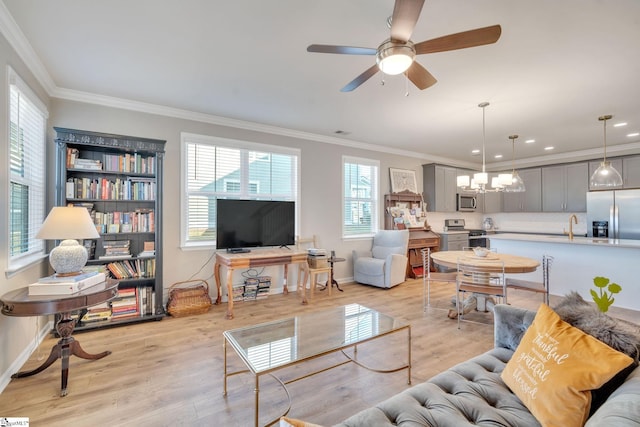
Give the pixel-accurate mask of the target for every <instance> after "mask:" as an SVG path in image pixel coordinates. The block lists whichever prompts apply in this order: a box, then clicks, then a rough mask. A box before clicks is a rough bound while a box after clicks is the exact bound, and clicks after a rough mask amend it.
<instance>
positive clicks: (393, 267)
mask: <svg viewBox="0 0 640 427" xmlns="http://www.w3.org/2000/svg"><path fill="white" fill-rule="evenodd" d="M408 246H409V230H380V231H378V232H377V233H376V235H375V236H374V237H373V246H372V248H371V250H370V251H353V279H354V280H355V281H356V282H358V283H363V284H365V285H373V286H378V287H380V288H391V287H393V286H396V285H399V284H400V283H402V282H404V281H405V278H406V274H407V261H408V259H407V247H408Z"/></svg>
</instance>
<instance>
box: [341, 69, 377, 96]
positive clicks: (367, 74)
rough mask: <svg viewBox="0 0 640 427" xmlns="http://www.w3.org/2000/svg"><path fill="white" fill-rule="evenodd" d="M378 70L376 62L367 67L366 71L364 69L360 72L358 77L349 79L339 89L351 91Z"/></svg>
mask: <svg viewBox="0 0 640 427" xmlns="http://www.w3.org/2000/svg"><path fill="white" fill-rule="evenodd" d="M379 70H380V68H378V64H376V65H374V66H373V67H371V68H369V69H367V71H365V72H364V73H362V74H360V75H359V76H358V77H356V78H355V79H353V80H352V81H350V82H349V83H348V84H347V85H346V86H345V87H343V88H342V89H340V92H351V91H352V90H354V89H355V88H357V87H358V86H360V85H361V84H362V83H364V82H366V81H367V80H369V79H370V78H371V77H373V76H374V75H375V74H376V73H377V72H378V71H379Z"/></svg>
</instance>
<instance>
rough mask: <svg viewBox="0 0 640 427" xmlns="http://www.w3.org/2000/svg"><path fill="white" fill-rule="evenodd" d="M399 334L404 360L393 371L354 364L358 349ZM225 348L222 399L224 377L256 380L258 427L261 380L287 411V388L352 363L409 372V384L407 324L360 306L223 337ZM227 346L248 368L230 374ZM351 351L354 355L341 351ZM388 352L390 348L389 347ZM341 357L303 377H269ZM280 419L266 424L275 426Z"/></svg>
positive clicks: (225, 392) (289, 397)
mask: <svg viewBox="0 0 640 427" xmlns="http://www.w3.org/2000/svg"><path fill="white" fill-rule="evenodd" d="M400 331H406V333H407V360H406V363H405V364H403V365H402V366H399V367H397V368H394V369H373V368H371V367H368V366H365V365H364V364H363V363H361V362H359V361H358V360H357V346H358V345H360V344H363V343H365V342H367V341H372V340H375V339H378V338H382V337H384V336H386V335H389V334H393V333H396V332H400ZM223 337H224V341H223V347H224V391H223V393H224V395H226V394H227V378H228V377H230V376H233V375H238V374H241V373H245V372H249V373H251V374H253V376H254V380H255V402H254V411H255V414H254V420H255V426H256V427H257V426H258V415H259V404H260V377H261V376H262V375H266V374H268V375H271V376H272V377H273V378H274V379H275V380H276V381H277V382H279V383H280V384H281V385H282V387H283V388H284V391H285V393H286V395H287V399H288V401H289V403H288V408H287V409H286V411H285V412H284V413H283V414H282V415H283V416H284V415H286V414H288V413H289V410H290V409H291V395H290V394H289V391H288V390H287V387H286V386H287V384H290V383H292V382H295V381H298V380H301V379H303V378H307V377H309V376H312V375H315V374H318V373H320V372H324V371H327V370H329V369H332V368H335V367H338V366H342V365H344V364H346V363H350V362H353V363H355V364H357V365H358V366H361V367H363V368H366V369H369V370H372V371H375V372H381V373H390V372H397V371H400V370H402V369H406V370H407V384H411V325H409V324H407V323H404V322H402V321H400V320H397V319H394V318H393V317H391V316H387V315H385V314H383V313H380V312H378V311H376V310H372V309H370V308H368V307H365V306H362V305H360V304H349V305H345V306H341V307H335V308H331V309H328V310H323V311H318V312H315V313H308V314H302V315H300V316H295V317H290V318H286V319H281V320H276V321H273V322H267V323H261V324H258V325H253V326H246V327H243V328H238V329H232V330H229V331H225V332H223ZM228 346H231V348H233V350H234V351H235V352H236V354H237V355H238V356H239V357H240V359H241V360H242V361H243V362H244V364H245V365H246V367H247V369H244V370H240V371H234V372H229V371H228V366H227V347H228ZM352 347H353V354H352V355H351V354H348V353H347V352H346V351H345V350H347V349H349V348H352ZM387 348H388V347H387ZM338 351H340V352H342V354H343V355H344V356H345V360H343V361H341V362H338V363H336V364H334V365H331V366H328V367H323V368H322V369H321V370H318V371H315V372H312V373H309V374H306V375H304V376H301V377H298V378H294V379H290V380H287V381H286V382H285V381H282V380H281V379H280V378H278V377H277V376H275V375H274V374H273V372H274V371H277V370H278V369H283V368H286V367H289V366H293V365H296V364H298V363H303V362H306V361H309V360H313V359H316V358H318V357H321V356H325V355H328V354H330V353H334V352H338ZM278 419H279V417H278V418H276V419H274V420H273V421H271V422H270V423H267V425H271V424H274V423H276V422H277V421H278Z"/></svg>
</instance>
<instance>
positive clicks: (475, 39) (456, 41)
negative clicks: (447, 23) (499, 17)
mask: <svg viewBox="0 0 640 427" xmlns="http://www.w3.org/2000/svg"><path fill="white" fill-rule="evenodd" d="M501 33H502V28H501V27H500V25H492V26H490V27H484V28H476V29H475V30H469V31H463V32H461V33H455V34H449V35H448V36H442V37H438V38H435V39H431V40H426V41H423V42H420V43H416V45H415V49H416V54H417V55H422V54H424V53H435V52H446V51H448V50H456V49H464V48H467V47H474V46H482V45H485V44H491V43H495V42H497V41H498V39H499V38H500V34H501Z"/></svg>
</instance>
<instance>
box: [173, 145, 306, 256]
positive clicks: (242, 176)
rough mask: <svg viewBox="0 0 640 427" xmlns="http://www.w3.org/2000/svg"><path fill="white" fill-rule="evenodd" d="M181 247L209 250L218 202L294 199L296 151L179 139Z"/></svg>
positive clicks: (297, 173) (213, 236)
mask: <svg viewBox="0 0 640 427" xmlns="http://www.w3.org/2000/svg"><path fill="white" fill-rule="evenodd" d="M182 156H183V157H182V158H183V161H182V166H183V194H182V211H183V214H182V224H183V225H182V246H213V245H214V244H215V238H216V236H215V230H216V200H217V199H218V198H232V199H251V200H286V201H294V202H296V201H297V199H298V187H299V183H298V180H299V178H298V176H299V171H298V167H299V166H298V165H299V157H300V154H299V150H294V149H289V148H286V147H277V146H269V145H263V144H255V143H250V142H246V141H234V140H227V139H222V138H214V137H207V136H202V135H193V134H186V133H185V134H183V135H182Z"/></svg>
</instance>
